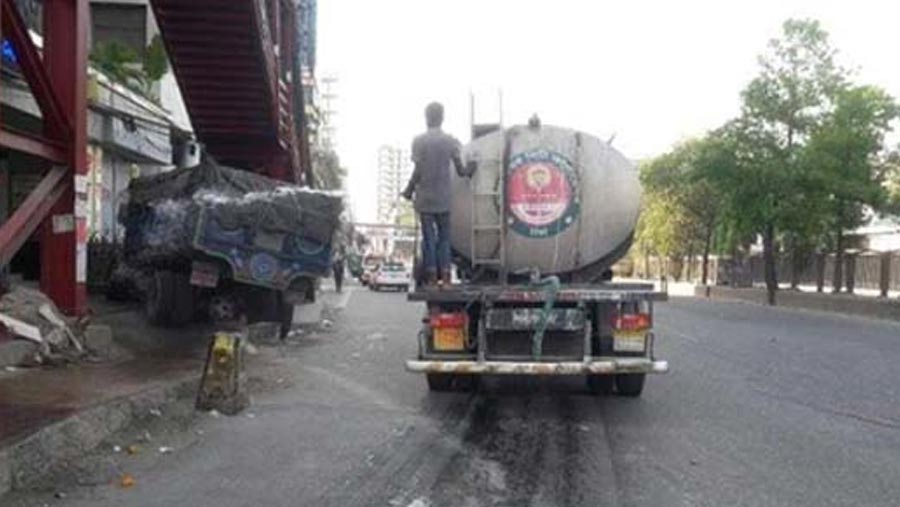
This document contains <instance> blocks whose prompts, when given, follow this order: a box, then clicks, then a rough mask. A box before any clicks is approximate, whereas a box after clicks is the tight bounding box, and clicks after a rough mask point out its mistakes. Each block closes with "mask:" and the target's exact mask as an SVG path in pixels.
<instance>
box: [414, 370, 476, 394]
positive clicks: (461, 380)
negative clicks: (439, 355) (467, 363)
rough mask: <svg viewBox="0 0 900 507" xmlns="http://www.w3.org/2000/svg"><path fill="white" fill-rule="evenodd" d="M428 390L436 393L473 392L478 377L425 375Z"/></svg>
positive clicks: (446, 374)
mask: <svg viewBox="0 0 900 507" xmlns="http://www.w3.org/2000/svg"><path fill="white" fill-rule="evenodd" d="M425 377H426V379H427V380H428V389H430V390H432V391H438V392H449V391H473V390H475V389H476V388H477V387H478V380H479V377H478V375H457V374H454V373H426V374H425Z"/></svg>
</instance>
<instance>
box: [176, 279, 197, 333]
mask: <svg viewBox="0 0 900 507" xmlns="http://www.w3.org/2000/svg"><path fill="white" fill-rule="evenodd" d="M172 289H173V291H174V292H175V294H174V295H175V299H174V308H173V309H172V317H171V323H172V324H173V325H175V326H183V325H186V324H188V323H190V322H191V321H193V320H194V289H193V287H191V278H190V277H189V276H188V275H187V274H185V273H172Z"/></svg>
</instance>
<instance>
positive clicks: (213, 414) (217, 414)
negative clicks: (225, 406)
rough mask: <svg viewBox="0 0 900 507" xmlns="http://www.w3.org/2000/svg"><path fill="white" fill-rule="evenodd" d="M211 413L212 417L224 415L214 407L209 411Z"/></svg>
mask: <svg viewBox="0 0 900 507" xmlns="http://www.w3.org/2000/svg"><path fill="white" fill-rule="evenodd" d="M209 415H210V416H212V417H219V416H220V415H222V414H220V413H219V411H218V410H216V409H212V410H210V411H209Z"/></svg>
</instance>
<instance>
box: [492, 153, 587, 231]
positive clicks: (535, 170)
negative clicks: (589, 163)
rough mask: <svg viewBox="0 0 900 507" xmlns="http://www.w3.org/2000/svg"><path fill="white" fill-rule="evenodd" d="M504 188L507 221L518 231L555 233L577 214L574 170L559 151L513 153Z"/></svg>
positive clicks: (569, 223) (567, 225)
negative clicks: (507, 205)
mask: <svg viewBox="0 0 900 507" xmlns="http://www.w3.org/2000/svg"><path fill="white" fill-rule="evenodd" d="M506 189H507V190H506V195H507V201H508V203H509V212H510V213H509V223H510V226H511V227H512V229H513V230H515V231H516V232H518V233H519V234H522V235H525V236H528V237H532V238H541V237H548V236H555V235H557V234H559V233H560V232H562V231H564V230H565V229H566V228H567V227H569V225H571V224H572V222H574V221H575V218H576V217H577V215H578V205H579V203H578V198H577V196H576V195H575V193H576V192H575V171H574V169H573V168H572V164H571V163H570V162H569V161H568V160H567V159H566V158H565V157H564V156H562V155H561V154H559V153H556V152H553V151H548V150H533V151H527V152H524V153H519V154H516V155H514V156H513V157H512V158H510V161H509V173H508V176H507V182H506Z"/></svg>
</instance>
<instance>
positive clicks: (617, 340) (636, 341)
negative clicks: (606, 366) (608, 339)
mask: <svg viewBox="0 0 900 507" xmlns="http://www.w3.org/2000/svg"><path fill="white" fill-rule="evenodd" d="M646 340H647V332H646V331H613V351H615V352H643V351H644V349H645V347H646Z"/></svg>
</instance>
